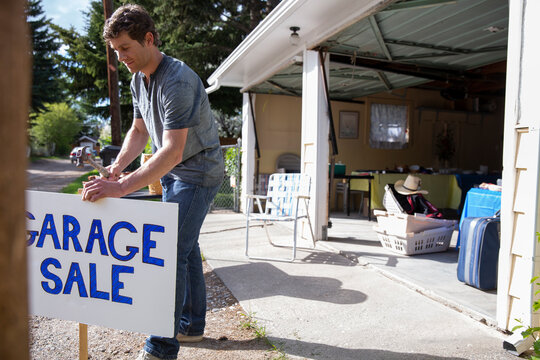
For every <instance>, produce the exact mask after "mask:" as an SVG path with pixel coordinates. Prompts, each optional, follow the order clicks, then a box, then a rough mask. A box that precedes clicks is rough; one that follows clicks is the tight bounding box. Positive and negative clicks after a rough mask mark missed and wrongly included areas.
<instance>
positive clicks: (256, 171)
mask: <svg viewBox="0 0 540 360" xmlns="http://www.w3.org/2000/svg"><path fill="white" fill-rule="evenodd" d="M248 96H249V110H250V111H251V120H252V121H253V132H254V133H255V150H256V151H257V158H256V159H257V161H256V163H255V164H256V165H255V188H256V189H258V188H259V159H260V158H261V149H260V148H259V137H258V136H257V125H256V124H255V112H254V110H253V100H252V99H251V92H248Z"/></svg>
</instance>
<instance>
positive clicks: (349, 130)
mask: <svg viewBox="0 0 540 360" xmlns="http://www.w3.org/2000/svg"><path fill="white" fill-rule="evenodd" d="M358 116H359V113H358V112H357V111H340V112H339V138H340V139H358Z"/></svg>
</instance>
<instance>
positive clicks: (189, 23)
mask: <svg viewBox="0 0 540 360" xmlns="http://www.w3.org/2000/svg"><path fill="white" fill-rule="evenodd" d="M278 3H279V0H221V1H216V0H168V1H164V0H161V1H158V2H157V4H156V5H155V6H154V7H153V15H154V20H155V21H156V27H157V29H158V32H159V34H160V36H161V39H162V41H163V47H162V48H163V50H164V52H165V53H167V54H169V55H171V56H174V57H176V58H178V59H181V60H182V61H184V62H185V63H186V64H188V65H189V66H190V67H191V68H192V69H193V70H194V71H195V72H196V73H197V74H199V76H200V77H201V79H203V81H205V80H206V79H207V78H208V77H209V76H210V75H211V74H212V73H213V72H214V71H215V70H216V69H217V67H218V66H219V65H220V64H221V62H223V60H225V58H226V57H227V56H229V54H230V53H231V52H232V51H233V50H234V49H235V48H236V46H238V45H239V44H240V42H242V40H243V39H244V38H245V37H246V36H247V35H248V34H249V33H250V32H251V31H252V30H253V29H254V28H255V27H256V26H257V25H258V24H259V23H260V22H261V20H262V19H263V18H264V17H265V16H266V15H268V13H270V11H271V10H272V9H273V8H274V7H275V6H276V5H277V4H278ZM142 5H143V6H144V4H142ZM147 10H150V9H148V8H147ZM210 102H211V103H212V107H214V108H217V109H219V111H220V112H221V113H222V114H223V115H225V116H237V115H238V113H239V108H240V105H241V104H242V96H241V94H240V93H239V91H238V89H232V88H221V89H219V90H218V91H216V92H215V93H212V94H210Z"/></svg>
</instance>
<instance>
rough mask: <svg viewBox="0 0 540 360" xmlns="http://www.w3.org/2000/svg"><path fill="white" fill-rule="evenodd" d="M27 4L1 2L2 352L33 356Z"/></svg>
mask: <svg viewBox="0 0 540 360" xmlns="http://www.w3.org/2000/svg"><path fill="white" fill-rule="evenodd" d="M25 6H26V1H25V0H2V1H0V24H2V31H0V44H2V48H3V50H2V51H0V68H1V69H3V71H2V76H0V94H2V95H1V96H0V109H2V120H0V146H1V149H2V151H0V163H1V164H2V171H0V189H1V192H2V196H0V249H1V251H0V274H2V281H0V329H2V330H1V333H2V336H0V352H1V354H2V355H1V357H2V359H21V360H27V359H28V358H29V351H28V349H29V344H28V312H27V308H28V297H27V279H26V274H27V272H26V233H25V228H26V226H25V207H24V189H25V187H26V162H27V159H26V123H27V121H28V109H29V108H30V84H31V80H30V79H31V77H30V74H31V69H32V68H31V64H30V56H29V54H30V50H29V34H28V27H27V24H26V21H25V19H26V17H25V14H24V9H25Z"/></svg>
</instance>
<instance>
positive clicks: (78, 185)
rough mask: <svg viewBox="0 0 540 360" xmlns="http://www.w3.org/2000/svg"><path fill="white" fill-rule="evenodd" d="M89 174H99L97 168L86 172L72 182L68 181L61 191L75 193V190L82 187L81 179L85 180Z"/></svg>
mask: <svg viewBox="0 0 540 360" xmlns="http://www.w3.org/2000/svg"><path fill="white" fill-rule="evenodd" d="M90 175H97V176H99V172H98V171H97V170H92V171H90V172H87V173H86V174H84V175H81V176H79V177H78V178H77V179H76V180H75V181H73V182H72V183H70V184H68V185H67V186H66V187H64V188H63V189H62V192H63V193H64V194H77V190H78V189H82V187H83V185H82V183H83V181H87V180H88V176H90Z"/></svg>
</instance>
